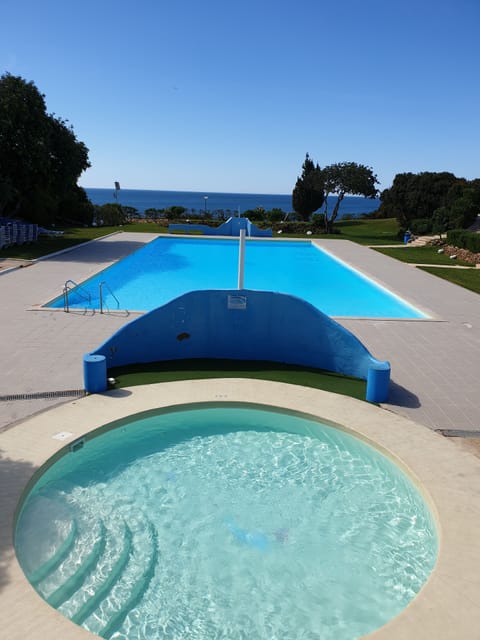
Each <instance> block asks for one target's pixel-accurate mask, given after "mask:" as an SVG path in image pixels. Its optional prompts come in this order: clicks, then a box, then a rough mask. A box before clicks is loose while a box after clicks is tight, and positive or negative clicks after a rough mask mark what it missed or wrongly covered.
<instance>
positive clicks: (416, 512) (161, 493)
mask: <svg viewBox="0 0 480 640" xmlns="http://www.w3.org/2000/svg"><path fill="white" fill-rule="evenodd" d="M111 427H115V428H111ZM107 428H109V430H107V431H104V432H103V433H101V434H96V437H91V438H89V439H87V440H86V441H85V443H84V445H83V447H82V446H81V443H77V444H76V445H75V446H72V447H71V451H70V452H69V451H68V449H67V452H66V453H65V455H64V456H63V457H61V458H60V459H58V460H57V461H56V462H55V463H54V464H53V465H52V466H50V467H49V468H48V470H46V471H45V473H44V474H43V475H42V476H41V477H40V478H39V479H38V482H37V484H36V485H35V486H34V487H33V488H32V489H31V491H30V493H29V495H28V497H27V498H26V501H25V502H24V504H23V507H22V510H21V513H20V516H19V518H18V522H17V528H16V540H15V543H16V550H17V554H18V558H19V560H20V563H21V565H22V567H23V569H24V571H25V573H26V575H27V577H28V578H29V580H30V581H31V582H32V584H33V585H34V587H35V589H36V590H37V591H38V593H39V594H40V595H41V596H42V597H43V598H45V599H46V600H47V602H49V603H50V604H51V605H52V606H53V607H55V608H57V609H58V610H59V611H60V612H61V613H63V615H65V616H66V617H68V618H70V619H71V620H73V621H74V622H76V623H77V624H79V625H82V626H84V627H85V628H87V629H89V630H90V631H92V632H93V633H96V634H98V635H99V636H100V637H103V638H115V639H124V640H125V639H128V640H167V639H168V640H180V639H185V638H190V639H192V640H194V639H196V640H212V639H214V638H217V639H219V640H220V639H222V638H224V639H225V640H227V639H228V640H244V639H247V638H248V639H259V638H268V639H272V640H273V639H280V638H282V639H284V640H297V639H299V638H304V639H305V640H306V639H307V638H308V639H309V640H315V639H321V640H353V639H354V638H359V637H361V636H363V635H364V634H366V633H369V632H371V631H373V630H374V629H376V628H378V627H379V626H381V625H383V624H385V623H386V622H387V621H388V620H389V619H391V618H392V617H393V616H396V615H397V614H398V613H399V612H400V611H401V610H402V609H403V608H404V607H405V606H407V604H408V603H409V602H410V601H411V600H412V598H414V597H415V595H416V594H417V593H418V591H419V590H420V589H421V587H422V585H423V584H424V582H425V581H426V580H427V578H428V576H429V574H430V572H431V571H432V568H433V566H434V564H435V560H436V556H437V549H438V542H437V534H436V527H435V524H434V521H433V518H432V515H431V513H430V510H429V508H428V507H427V505H426V503H425V501H424V500H423V498H422V496H421V495H420V493H419V491H418V490H417V488H416V487H415V486H414V484H413V483H412V482H411V480H410V479H409V478H408V477H407V475H405V473H403V471H401V470H400V468H399V467H398V466H396V465H395V464H393V462H392V461H391V460H389V459H387V458H386V457H384V456H383V455H382V454H380V453H379V452H378V451H376V450H375V449H373V448H372V447H370V446H369V445H368V444H366V443H364V442H362V441H361V440H359V439H358V438H356V437H353V436H352V435H350V434H348V433H345V432H343V431H341V430H339V429H336V428H334V427H332V426H329V425H326V424H322V423H321V422H318V421H317V420H315V419H314V418H312V417H310V416H305V415H301V414H295V413H292V412H287V411H279V410H273V409H270V408H267V407H259V406H255V405H239V404H221V405H218V404H217V405H215V404H206V405H200V406H199V405H195V406H185V407H181V406H180V407H177V408H175V409H173V410H164V411H160V412H150V413H149V414H145V415H139V416H132V417H131V418H129V419H125V420H123V421H121V422H120V423H116V424H114V425H110V427H107ZM92 435H93V434H92Z"/></svg>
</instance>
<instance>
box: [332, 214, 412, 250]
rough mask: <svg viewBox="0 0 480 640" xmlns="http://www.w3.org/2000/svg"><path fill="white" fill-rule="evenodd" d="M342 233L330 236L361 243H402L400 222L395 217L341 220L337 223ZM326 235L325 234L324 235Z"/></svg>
mask: <svg viewBox="0 0 480 640" xmlns="http://www.w3.org/2000/svg"><path fill="white" fill-rule="evenodd" d="M335 226H336V227H338V228H339V229H340V235H337V236H328V237H335V238H339V239H340V240H353V241H354V242H358V243H359V244H369V245H370V244H371V245H375V244H401V241H400V240H399V239H398V237H397V236H398V230H399V226H398V222H397V221H396V219H395V218H385V219H378V220H377V219H373V218H369V219H365V220H340V222H337V223H335ZM324 237H325V236H324Z"/></svg>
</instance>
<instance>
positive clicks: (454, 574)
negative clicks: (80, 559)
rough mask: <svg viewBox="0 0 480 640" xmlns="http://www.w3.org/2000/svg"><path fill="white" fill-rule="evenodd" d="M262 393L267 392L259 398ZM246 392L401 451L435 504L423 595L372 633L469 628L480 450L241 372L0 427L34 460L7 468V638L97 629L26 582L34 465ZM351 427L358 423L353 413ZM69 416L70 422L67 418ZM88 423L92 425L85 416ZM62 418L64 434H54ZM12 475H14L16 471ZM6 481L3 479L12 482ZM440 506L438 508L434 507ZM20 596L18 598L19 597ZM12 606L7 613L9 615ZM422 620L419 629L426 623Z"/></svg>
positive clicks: (442, 634) (22, 459) (478, 587)
mask: <svg viewBox="0 0 480 640" xmlns="http://www.w3.org/2000/svg"><path fill="white" fill-rule="evenodd" d="M259 399H260V400H259ZM195 402H197V403H204V402H209V403H211V402H215V403H218V402H248V403H253V404H256V405H259V404H261V405H263V406H267V407H268V406H272V407H276V408H280V409H282V408H283V409H287V410H292V411H295V412H300V413H303V414H309V415H313V416H316V417H318V418H319V419H320V420H322V419H323V420H325V421H327V422H329V423H333V424H334V425H339V426H341V427H343V428H345V429H346V431H347V432H350V433H353V434H357V435H359V436H360V437H361V438H362V439H363V440H366V441H367V442H369V443H373V444H374V445H375V444H376V445H377V446H378V447H379V448H380V450H381V451H383V452H385V451H386V452H387V453H388V454H390V456H391V457H393V458H394V460H395V459H399V460H400V461H401V462H402V463H403V465H405V466H406V468H407V469H408V470H410V472H411V474H410V476H411V477H413V478H414V479H415V478H416V479H417V480H418V482H419V486H420V488H421V490H422V492H423V493H426V497H427V499H428V498H429V497H430V498H431V500H432V501H433V504H434V505H435V509H434V514H435V515H436V518H437V521H438V525H437V526H438V531H439V556H438V560H437V563H436V566H435V569H434V571H433V573H432V575H431V577H430V578H429V580H428V581H427V583H426V584H425V585H424V587H423V588H422V590H421V591H420V593H419V595H418V596H417V597H416V598H415V599H414V600H413V601H412V603H411V604H410V605H409V606H408V607H407V608H406V609H405V610H404V611H403V612H402V613H401V614H400V615H399V616H397V617H396V618H394V619H392V620H391V621H390V622H388V623H387V624H386V625H385V626H384V627H381V628H380V629H378V630H376V631H374V632H372V633H371V634H369V635H368V636H365V638H372V639H373V638H375V640H383V639H386V638H388V639H389V640H390V639H392V640H397V639H398V640H400V639H401V638H402V639H403V638H408V637H415V638H419V637H425V638H427V637H435V638H436V639H438V640H444V639H447V638H452V639H453V638H459V637H469V634H470V632H471V630H472V628H474V627H475V625H477V626H478V625H479V624H480V605H479V604H478V602H479V596H480V577H479V576H478V575H477V571H476V567H477V564H478V562H479V561H480V542H479V541H478V540H477V537H476V531H478V529H479V527H480V507H479V506H478V504H477V503H478V501H477V500H476V498H477V497H478V496H479V495H480V473H479V471H480V460H478V459H477V458H475V457H474V456H472V455H471V454H470V453H468V452H464V451H460V450H459V449H457V448H456V447H455V445H453V444H452V443H451V442H448V441H447V440H445V439H444V438H443V437H442V436H440V435H438V434H436V433H433V432H431V431H429V430H426V429H425V428H424V427H423V426H422V425H419V424H417V423H414V422H412V421H410V420H408V419H406V418H403V417H401V416H398V415H397V414H394V413H391V412H390V411H387V410H386V409H382V408H379V407H376V406H373V405H370V404H368V403H366V402H362V401H359V400H354V399H352V398H349V397H345V396H339V395H337V394H334V393H330V392H325V391H319V390H316V389H310V388H307V387H299V386H297V385H289V384H287V383H277V382H270V381H258V380H252V381H251V380H245V379H237V378H229V379H214V380H196V381H179V382H167V383H158V384H153V385H146V386H143V387H131V388H128V389H121V390H118V391H112V392H107V393H105V394H99V395H92V396H87V397H85V398H81V399H76V400H73V401H69V402H66V403H64V404H61V405H59V406H56V407H54V408H52V409H50V410H48V411H45V412H43V413H40V414H37V415H35V416H32V417H31V418H29V419H27V420H25V421H23V422H21V423H20V424H19V425H17V426H16V428H15V429H14V430H9V431H6V432H3V433H0V448H1V449H2V453H3V455H4V456H6V457H7V458H9V459H10V460H11V461H12V463H17V464H18V465H20V464H26V465H31V468H30V469H28V470H27V469H25V470H24V471H22V472H21V473H20V476H21V478H18V477H15V476H16V474H13V475H14V477H13V478H9V477H8V478H7V474H5V477H6V480H8V481H7V482H5V483H4V484H3V485H2V492H1V495H0V522H1V523H2V526H1V528H0V531H1V532H2V533H1V534H0V536H1V539H2V557H3V558H2V559H3V567H2V572H4V573H5V576H6V577H5V578H4V580H3V582H4V585H2V586H1V587H0V593H1V595H2V601H3V602H4V603H5V605H6V606H5V607H4V611H5V614H4V616H2V624H3V627H4V629H6V630H7V631H8V633H7V636H8V637H9V638H10V640H17V639H18V640H19V639H20V638H22V639H23V638H24V637H29V638H30V639H31V640H36V639H37V638H38V639H40V638H42V640H43V638H44V637H51V636H52V635H53V633H57V634H58V635H59V637H62V639H65V640H70V639H72V640H80V639H81V638H85V639H86V638H93V637H96V636H94V635H93V634H91V633H89V632H87V631H86V630H84V629H82V628H80V627H77V626H76V625H74V624H73V623H71V622H70V621H69V620H67V619H66V618H64V617H63V616H61V614H59V613H58V612H56V611H55V610H53V609H52V608H51V607H49V605H47V604H46V603H45V602H44V601H43V600H41V598H40V597H39V596H37V594H36V593H35V591H34V590H33V588H32V587H31V586H30V585H29V583H28V582H27V580H26V578H25V577H24V575H23V572H22V571H21V569H20V567H19V565H18V562H17V561H16V557H15V553H14V550H13V546H12V538H13V523H14V517H15V511H16V508H17V505H18V501H19V499H20V497H21V495H22V493H23V490H24V487H25V486H26V484H27V483H28V482H29V481H30V479H31V477H32V475H33V474H34V473H35V471H36V469H37V468H38V467H39V466H41V465H42V464H44V463H45V462H46V461H47V460H48V459H49V458H50V457H51V456H52V455H54V454H55V453H56V452H58V451H59V450H61V449H62V448H64V447H65V445H68V444H70V443H71V442H73V441H75V440H77V439H78V438H80V437H82V436H83V435H85V434H86V433H88V432H90V431H92V430H93V429H96V428H98V427H101V426H103V425H105V424H107V423H108V422H112V421H114V420H117V419H121V418H124V417H125V416H128V415H133V414H135V413H138V412H141V411H146V410H151V409H155V408H158V409H161V408H164V407H169V406H176V405H182V404H192V403H195ZM353 422H354V423H355V424H354V427H352V423H353ZM64 425H68V427H64ZM86 425H88V427H87V426H86ZM63 428H65V429H67V428H68V430H69V432H71V436H70V437H68V438H67V439H66V440H65V439H64V440H62V441H61V440H55V439H54V436H55V434H57V433H58V432H59V431H62V429H63ZM10 480H11V481H10ZM5 485H6V486H5ZM435 512H436V513H435ZM20 602H21V604H20ZM7 610H8V616H7ZM420 630H421V631H420Z"/></svg>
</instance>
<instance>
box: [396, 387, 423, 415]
mask: <svg viewBox="0 0 480 640" xmlns="http://www.w3.org/2000/svg"><path fill="white" fill-rule="evenodd" d="M388 404H393V405H395V406H397V407H408V408H410V409H416V408H418V407H421V406H422V405H421V402H420V400H419V399H418V396H416V395H415V394H414V393H412V392H411V391H409V390H408V389H405V387H402V386H401V385H400V384H397V383H396V382H393V381H391V382H390V389H389V394H388Z"/></svg>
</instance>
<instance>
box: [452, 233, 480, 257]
mask: <svg viewBox="0 0 480 640" xmlns="http://www.w3.org/2000/svg"><path fill="white" fill-rule="evenodd" d="M447 242H448V244H451V245H453V246H454V247H458V248H459V249H468V251H472V253H480V233H472V232H471V231H465V230H464V229H452V230H451V231H448V232H447Z"/></svg>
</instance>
